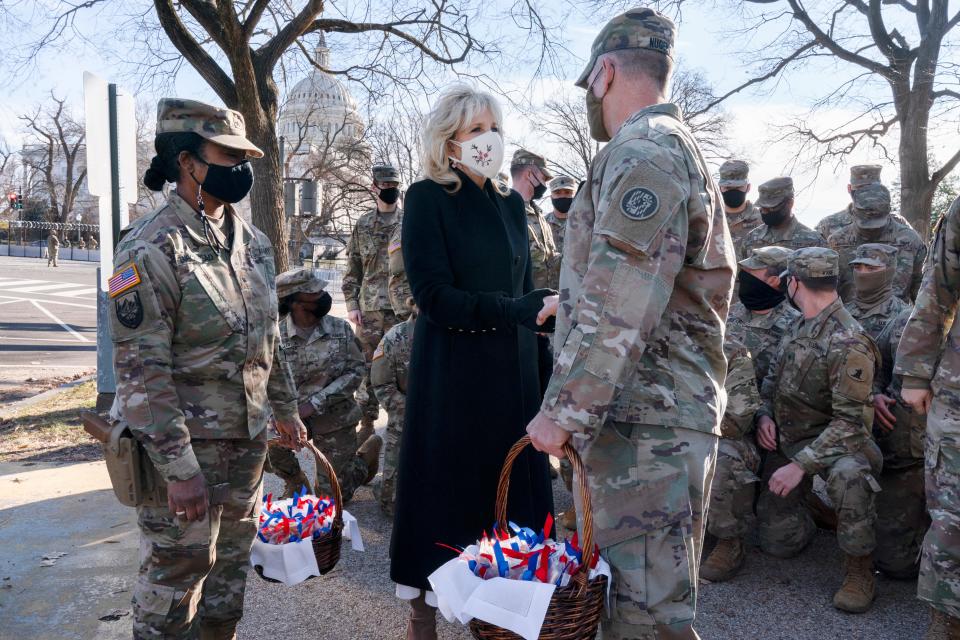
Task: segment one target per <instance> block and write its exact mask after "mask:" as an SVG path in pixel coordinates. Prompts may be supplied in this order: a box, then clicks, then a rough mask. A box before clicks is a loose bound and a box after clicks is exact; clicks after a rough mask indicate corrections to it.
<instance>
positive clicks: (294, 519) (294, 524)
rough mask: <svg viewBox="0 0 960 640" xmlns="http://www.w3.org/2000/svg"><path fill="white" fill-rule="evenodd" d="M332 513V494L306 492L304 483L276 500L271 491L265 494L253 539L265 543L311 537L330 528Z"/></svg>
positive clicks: (283, 542)
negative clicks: (318, 495)
mask: <svg viewBox="0 0 960 640" xmlns="http://www.w3.org/2000/svg"><path fill="white" fill-rule="evenodd" d="M335 515H336V505H335V504H334V501H333V499H332V498H329V497H322V498H320V497H317V496H314V495H310V494H308V493H307V489H306V487H303V488H301V489H300V491H298V492H296V493H294V494H293V497H292V498H289V499H287V500H281V501H279V502H276V503H275V502H273V494H267V495H266V496H264V497H263V507H262V508H261V510H260V518H259V521H258V523H257V539H258V540H260V541H261V542H265V543H267V544H287V543H288V542H299V541H301V540H308V539H314V540H315V539H317V538H319V537H320V536H322V535H324V534H325V533H329V532H330V530H331V528H332V527H333V519H334V517H335Z"/></svg>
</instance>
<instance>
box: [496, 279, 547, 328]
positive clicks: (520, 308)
mask: <svg viewBox="0 0 960 640" xmlns="http://www.w3.org/2000/svg"><path fill="white" fill-rule="evenodd" d="M555 295H557V292H556V291H554V290H553V289H534V290H533V291H531V292H530V293H528V294H526V295H525V296H523V297H522V298H506V299H504V303H505V306H506V312H507V317H508V318H509V319H510V320H511V321H512V322H513V323H514V324H519V325H520V326H523V327H526V328H527V329H530V331H535V332H537V333H552V332H553V328H554V325H555V324H556V318H554V317H553V316H551V317H550V318H548V319H547V321H546V322H544V323H543V324H542V325H540V324H537V314H538V313H540V310H541V309H543V299H544V298H546V297H547V296H555Z"/></svg>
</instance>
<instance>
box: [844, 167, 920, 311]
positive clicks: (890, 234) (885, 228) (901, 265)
mask: <svg viewBox="0 0 960 640" xmlns="http://www.w3.org/2000/svg"><path fill="white" fill-rule="evenodd" d="M827 241H828V243H829V245H830V248H831V249H833V250H834V251H836V252H837V253H838V254H840V288H839V293H840V297H841V298H843V299H844V300H845V301H850V300H852V299H853V298H854V295H855V287H854V282H853V268H852V267H851V266H850V261H851V260H852V259H853V256H854V254H855V253H856V250H857V247H859V246H860V245H861V244H866V243H875V244H888V245H890V246H892V247H896V249H897V265H896V270H895V272H894V275H893V293H894V295H895V296H897V297H898V298H900V299H901V300H903V301H904V302H907V303H912V302H913V300H914V298H915V297H916V295H917V290H918V289H919V288H920V279H921V278H922V277H923V260H924V258H925V257H926V255H927V247H926V246H925V245H924V244H923V240H921V239H920V235H919V234H918V233H917V232H916V231H914V230H913V229H911V228H910V227H909V226H907V225H905V224H901V223H899V222H897V221H896V220H894V219H893V218H891V217H890V192H889V191H888V190H887V188H886V187H885V186H883V185H882V184H877V183H874V184H868V185H866V186H863V187H860V188H859V189H857V190H856V191H854V193H853V224H851V225H847V226H846V227H843V228H842V229H840V230H839V231H836V232H834V234H833V235H831V236H830V237H829V238H828V239H827Z"/></svg>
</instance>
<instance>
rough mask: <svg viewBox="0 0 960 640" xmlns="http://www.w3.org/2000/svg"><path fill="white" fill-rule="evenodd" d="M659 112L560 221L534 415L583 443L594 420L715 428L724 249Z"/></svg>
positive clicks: (678, 133) (672, 114)
mask: <svg viewBox="0 0 960 640" xmlns="http://www.w3.org/2000/svg"><path fill="white" fill-rule="evenodd" d="M680 118H681V115H680V110H679V109H678V108H677V107H676V106H675V105H673V104H659V105H654V106H651V107H648V108H645V109H642V110H640V111H638V112H637V113H636V114H634V115H633V116H631V117H630V118H628V119H627V121H626V122H625V123H624V124H623V125H622V126H621V127H620V129H619V130H618V131H617V133H616V135H615V136H614V137H613V139H612V140H611V141H610V142H609V143H607V145H606V146H605V147H604V148H603V149H601V151H600V153H599V154H597V156H596V158H594V161H593V164H592V165H591V167H590V171H589V175H588V179H587V181H586V183H585V184H584V186H583V187H582V188H581V189H580V191H579V192H578V194H577V197H576V200H575V201H574V203H573V206H572V207H571V210H570V216H569V218H568V219H567V231H566V238H565V245H564V258H563V265H562V267H561V273H560V309H559V312H558V314H557V328H556V333H555V334H554V347H555V348H554V352H555V353H556V354H557V356H556V362H555V366H554V371H553V376H552V377H551V379H550V385H549V387H548V389H547V392H546V395H545V397H544V400H543V405H542V409H541V410H542V411H543V412H544V413H545V414H546V415H547V416H549V417H550V418H552V419H553V420H555V421H556V422H557V423H558V424H559V425H560V426H562V427H563V428H564V429H567V430H568V431H571V432H573V439H574V442H576V443H579V445H580V446H585V445H587V444H588V443H589V442H591V441H592V438H593V437H594V436H596V434H597V431H598V430H599V429H600V427H601V426H602V425H603V424H604V422H605V421H607V420H612V421H619V422H628V423H643V424H652V425H664V426H671V427H685V428H689V429H695V430H698V431H705V432H709V433H714V434H719V433H720V419H721V417H722V411H723V406H724V404H725V399H724V391H723V381H724V377H725V376H726V368H727V367H726V358H725V357H724V355H723V324H724V321H725V320H726V317H727V309H728V305H729V303H730V293H731V291H732V289H733V274H734V269H735V261H734V260H735V258H734V253H733V243H732V241H731V239H730V233H729V231H727V223H726V219H725V218H724V215H723V207H722V205H721V203H722V200H721V198H720V191H719V189H718V188H717V186H716V184H715V183H714V181H713V178H711V177H710V171H709V170H708V168H707V164H706V161H705V160H704V158H703V155H702V154H701V153H700V150H699V148H698V147H697V144H696V142H695V141H694V139H693V137H692V135H691V134H690V132H689V131H688V130H687V128H686V127H685V126H684V125H683V123H682V122H681V120H680Z"/></svg>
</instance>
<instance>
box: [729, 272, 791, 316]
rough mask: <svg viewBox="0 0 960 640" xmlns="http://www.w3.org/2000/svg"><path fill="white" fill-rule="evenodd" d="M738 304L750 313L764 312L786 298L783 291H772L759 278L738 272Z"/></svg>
mask: <svg viewBox="0 0 960 640" xmlns="http://www.w3.org/2000/svg"><path fill="white" fill-rule="evenodd" d="M737 295H738V296H739V297H740V302H742V303H743V306H745V307H746V308H747V309H749V310H750V311H766V310H767V309H773V308H774V307H775V306H777V305H778V304H780V303H781V302H783V299H784V298H785V297H786V295H785V294H784V292H783V291H780V290H779V289H774V288H773V287H771V286H770V285H768V284H767V283H766V282H764V281H763V280H761V279H760V278H758V277H756V276H754V275H752V274H750V273H747V272H746V271H741V272H740V288H739V289H738V290H737Z"/></svg>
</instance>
